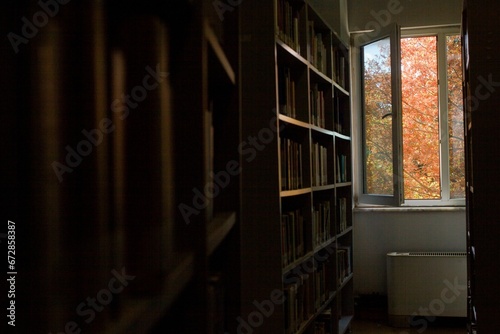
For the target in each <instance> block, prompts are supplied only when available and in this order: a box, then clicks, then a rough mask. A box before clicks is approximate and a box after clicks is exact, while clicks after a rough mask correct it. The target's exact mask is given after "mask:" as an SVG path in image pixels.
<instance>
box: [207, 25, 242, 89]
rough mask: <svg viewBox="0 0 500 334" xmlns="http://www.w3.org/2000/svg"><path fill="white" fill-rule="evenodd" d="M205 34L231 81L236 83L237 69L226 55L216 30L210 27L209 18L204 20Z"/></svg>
mask: <svg viewBox="0 0 500 334" xmlns="http://www.w3.org/2000/svg"><path fill="white" fill-rule="evenodd" d="M203 30H204V35H205V38H206V39H207V41H208V44H209V45H210V46H211V48H212V50H213V51H214V54H215V56H216V57H217V59H218V60H219V63H220V65H221V67H222V69H223V70H224V72H225V73H226V75H227V77H228V79H229V81H230V82H231V83H232V84H233V85H236V74H235V71H234V70H233V67H232V66H231V63H230V62H229V60H228V59H227V57H226V54H225V53H224V50H223V49H222V46H221V45H220V43H219V40H218V39H217V36H216V35H215V32H214V31H213V30H212V27H210V25H209V23H208V21H207V20H204V26H203Z"/></svg>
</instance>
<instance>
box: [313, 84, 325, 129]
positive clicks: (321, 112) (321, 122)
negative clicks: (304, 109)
mask: <svg viewBox="0 0 500 334" xmlns="http://www.w3.org/2000/svg"><path fill="white" fill-rule="evenodd" d="M310 95H311V118H312V123H313V124H314V125H317V126H320V127H323V128H324V127H325V126H326V122H325V92H324V91H322V90H320V89H319V88H318V84H317V83H315V84H314V85H313V86H312V89H311V94H310Z"/></svg>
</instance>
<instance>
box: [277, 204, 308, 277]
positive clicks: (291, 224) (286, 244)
mask: <svg viewBox="0 0 500 334" xmlns="http://www.w3.org/2000/svg"><path fill="white" fill-rule="evenodd" d="M281 240H282V245H281V246H282V247H281V250H282V254H281V255H282V259H283V267H286V266H287V265H289V264H291V263H293V262H294V261H295V260H297V259H299V258H301V257H302V256H304V254H305V237H304V216H303V215H302V212H301V211H300V210H295V211H290V212H286V213H283V214H282V215H281Z"/></svg>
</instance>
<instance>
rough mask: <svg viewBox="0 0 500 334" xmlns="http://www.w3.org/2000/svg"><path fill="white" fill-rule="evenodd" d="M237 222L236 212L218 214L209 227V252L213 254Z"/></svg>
mask: <svg viewBox="0 0 500 334" xmlns="http://www.w3.org/2000/svg"><path fill="white" fill-rule="evenodd" d="M235 223H236V212H225V213H221V214H218V215H217V216H216V217H215V218H214V219H213V220H212V221H211V222H210V223H209V224H208V227H207V234H208V236H207V254H208V255H211V254H212V253H213V251H214V250H215V249H216V248H217V246H219V245H220V244H221V243H222V241H223V240H224V239H225V238H226V236H227V235H228V234H229V232H230V231H231V229H232V228H233V226H234V224H235Z"/></svg>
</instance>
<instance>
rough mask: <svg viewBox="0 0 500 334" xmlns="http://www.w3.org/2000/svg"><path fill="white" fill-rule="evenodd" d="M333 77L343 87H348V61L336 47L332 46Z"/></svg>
mask: <svg viewBox="0 0 500 334" xmlns="http://www.w3.org/2000/svg"><path fill="white" fill-rule="evenodd" d="M332 63H333V68H332V72H333V73H332V76H333V80H335V82H337V83H338V84H339V85H340V86H341V87H343V88H348V87H346V83H347V82H346V75H347V74H346V70H348V68H346V60H345V57H344V54H343V53H342V52H341V51H340V50H339V49H338V48H337V47H335V46H332Z"/></svg>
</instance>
